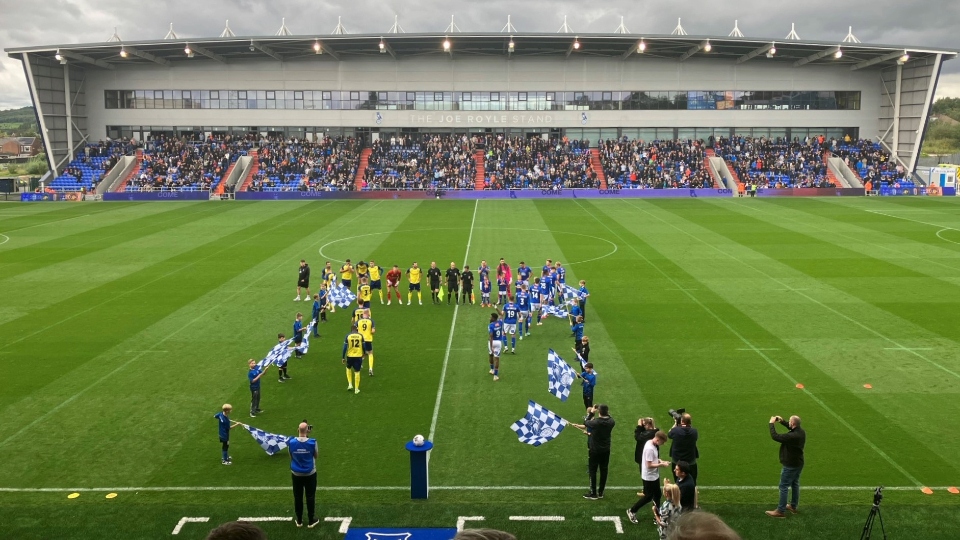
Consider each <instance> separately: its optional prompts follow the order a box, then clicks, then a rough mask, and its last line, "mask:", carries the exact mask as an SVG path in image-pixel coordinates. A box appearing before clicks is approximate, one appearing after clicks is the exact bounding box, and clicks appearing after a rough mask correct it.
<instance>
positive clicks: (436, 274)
mask: <svg viewBox="0 0 960 540" xmlns="http://www.w3.org/2000/svg"><path fill="white" fill-rule="evenodd" d="M440 276H441V274H440V269H439V268H437V261H431V262H430V268H428V269H427V280H429V281H430V296H431V298H433V303H434V304H439V303H440V296H439V294H440Z"/></svg>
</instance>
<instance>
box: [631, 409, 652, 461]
mask: <svg viewBox="0 0 960 540" xmlns="http://www.w3.org/2000/svg"><path fill="white" fill-rule="evenodd" d="M656 434H657V426H656V425H655V423H654V420H653V418H641V419H639V420H637V427H636V429H634V430H633V438H634V439H635V440H636V441H637V448H636V450H634V451H633V460H634V461H636V462H637V465H639V466H641V467H642V463H643V445H645V444H647V441H649V440H650V439H652V438H653V436H654V435H656Z"/></svg>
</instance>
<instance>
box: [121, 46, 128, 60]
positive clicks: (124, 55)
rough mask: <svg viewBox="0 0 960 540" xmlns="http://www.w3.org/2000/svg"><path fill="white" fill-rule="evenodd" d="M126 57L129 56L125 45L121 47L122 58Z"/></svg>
mask: <svg viewBox="0 0 960 540" xmlns="http://www.w3.org/2000/svg"><path fill="white" fill-rule="evenodd" d="M126 57H127V50H126V49H124V48H123V47H120V58H126Z"/></svg>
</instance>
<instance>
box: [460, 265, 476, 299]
mask: <svg viewBox="0 0 960 540" xmlns="http://www.w3.org/2000/svg"><path fill="white" fill-rule="evenodd" d="M460 283H461V287H460V289H461V290H460V298H461V300H462V302H461V303H463V304H472V303H473V272H471V271H470V265H468V264H465V265H463V273H462V274H460Z"/></svg>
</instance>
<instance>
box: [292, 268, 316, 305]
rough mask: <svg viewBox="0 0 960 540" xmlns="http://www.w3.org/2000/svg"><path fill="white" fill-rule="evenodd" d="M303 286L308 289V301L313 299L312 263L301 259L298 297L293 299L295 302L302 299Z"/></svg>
mask: <svg viewBox="0 0 960 540" xmlns="http://www.w3.org/2000/svg"><path fill="white" fill-rule="evenodd" d="M301 288H303V289H306V290H307V297H306V301H307V302H309V301H310V300H312V297H313V295H312V294H310V265H309V264H307V261H305V260H303V259H300V269H299V270H298V271H297V297H296V298H294V299H293V301H294V302H299V301H300V289H301Z"/></svg>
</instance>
